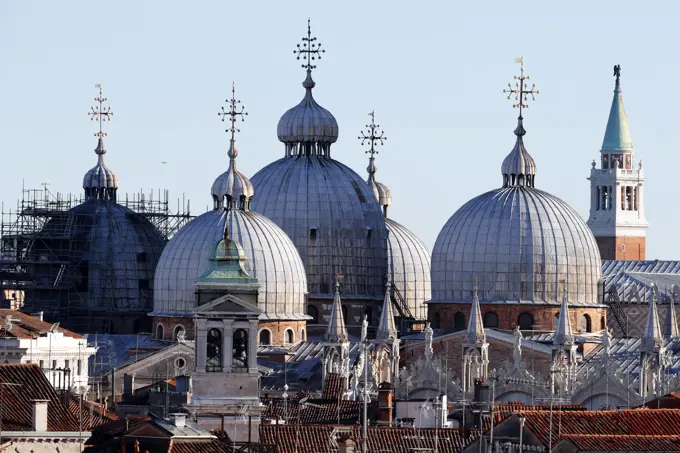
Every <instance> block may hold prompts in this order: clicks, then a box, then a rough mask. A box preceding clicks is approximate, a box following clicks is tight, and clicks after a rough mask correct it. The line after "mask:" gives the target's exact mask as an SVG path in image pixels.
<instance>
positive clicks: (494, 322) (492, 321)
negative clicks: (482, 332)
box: [484, 311, 498, 327]
mask: <svg viewBox="0 0 680 453" xmlns="http://www.w3.org/2000/svg"><path fill="white" fill-rule="evenodd" d="M484 327H498V315H497V314H496V313H494V312H492V311H488V312H486V314H485V315H484Z"/></svg>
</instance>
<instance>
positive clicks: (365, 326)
mask: <svg viewBox="0 0 680 453" xmlns="http://www.w3.org/2000/svg"><path fill="white" fill-rule="evenodd" d="M367 337H368V317H367V315H364V320H363V321H362V322H361V341H362V342H364V341H366V338H367Z"/></svg>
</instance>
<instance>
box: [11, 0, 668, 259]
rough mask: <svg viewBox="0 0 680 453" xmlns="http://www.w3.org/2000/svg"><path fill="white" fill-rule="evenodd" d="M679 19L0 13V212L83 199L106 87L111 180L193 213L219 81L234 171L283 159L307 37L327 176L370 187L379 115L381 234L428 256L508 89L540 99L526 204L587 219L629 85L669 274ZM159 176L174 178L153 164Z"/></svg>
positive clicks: (562, 6)
mask: <svg viewBox="0 0 680 453" xmlns="http://www.w3.org/2000/svg"><path fill="white" fill-rule="evenodd" d="M679 9H680V4H679V3H676V2H669V1H666V2H645V4H644V5H643V2H639V1H637V2H631V1H598V2H593V1H572V2H500V1H499V2H488V1H487V2H465V3H462V2H452V1H441V2H431V1H421V2H412V1H411V2H394V1H390V2H388V1H362V2H358V1H342V2H326V1H317V2H301V1H288V0H287V1H280V0H279V1H267V2H264V1H248V2H246V1H225V0H223V1H192V2H171V1H104V2H93V1H91V0H88V1H67V2H54V1H40V2H37V1H35V2H33V1H9V0H8V1H3V2H2V3H0V61H1V62H2V63H1V64H0V150H1V152H2V161H1V162H0V165H1V166H2V170H3V171H2V175H3V177H2V178H0V199H2V200H3V201H4V202H5V207H6V208H7V207H8V205H11V204H14V203H15V202H16V198H17V197H18V196H19V195H20V189H21V184H22V181H24V182H25V185H26V186H27V187H36V188H38V187H40V184H41V183H42V182H49V183H50V184H51V185H50V186H49V187H50V189H51V190H52V191H61V192H75V193H80V192H81V183H82V176H83V174H84V173H85V172H86V171H87V170H88V169H89V168H91V167H92V166H94V164H95V162H96V157H95V155H94V153H93V149H94V147H95V145H96V142H95V138H94V137H93V135H92V134H93V132H94V131H95V125H94V124H93V123H91V122H90V121H89V120H88V117H87V112H88V110H89V107H90V105H91V104H92V98H93V97H94V96H95V95H96V91H95V89H94V88H93V85H94V84H95V83H99V82H101V83H103V84H104V89H105V95H107V96H108V97H109V100H110V104H111V105H112V107H113V109H114V112H115V116H114V118H113V121H112V123H111V124H110V126H108V127H107V129H108V132H109V137H108V138H107V141H106V144H107V148H108V151H109V152H108V154H107V155H106V162H107V164H108V165H109V166H110V167H111V168H112V169H114V170H115V171H116V173H117V174H118V176H119V178H120V191H121V192H123V193H124V192H129V193H133V192H136V191H139V190H140V189H144V190H145V191H148V190H149V189H158V188H168V189H170V191H171V196H172V197H175V198H176V197H178V196H181V195H182V193H184V194H186V196H187V197H188V198H190V199H191V201H192V211H193V212H194V213H196V214H198V213H201V212H203V211H204V210H205V207H206V206H207V205H208V204H209V203H210V192H209V190H210V186H211V184H212V181H213V179H214V178H215V176H216V175H217V174H219V173H220V172H222V171H223V170H224V169H226V167H227V157H226V150H227V145H228V137H227V135H226V134H225V133H224V132H223V130H224V126H223V124H222V123H220V122H219V120H218V117H217V115H216V112H217V111H218V109H219V107H220V106H221V105H222V104H223V100H224V99H225V98H226V97H228V96H229V91H230V85H231V81H232V80H235V81H236V84H237V95H238V97H239V98H240V99H242V100H243V103H244V105H245V106H246V108H247V111H248V112H249V116H248V117H247V119H246V122H245V123H244V124H242V127H241V131H242V132H241V134H240V135H239V137H238V145H239V150H240V156H239V168H240V169H241V171H243V172H244V173H245V174H247V175H250V176H252V175H253V174H254V173H255V172H256V171H257V170H259V169H260V168H261V167H263V166H264V165H266V164H267V163H269V162H271V161H273V160H275V159H278V158H279V157H281V156H283V152H284V149H283V145H282V144H281V143H279V142H278V140H277V138H276V124H277V121H278V119H279V117H280V116H281V114H283V113H284V112H285V111H286V110H287V109H288V108H290V107H292V106H293V105H295V104H296V103H298V102H299V100H300V99H301V98H302V95H303V89H302V87H301V86H300V83H301V82H302V80H303V79H304V71H303V70H302V69H301V68H300V66H299V62H297V61H296V60H295V58H294V56H293V54H292V50H293V49H294V48H295V45H296V44H297V43H298V42H300V38H301V37H302V36H303V35H304V34H305V32H306V21H307V18H308V17H311V19H312V28H313V32H314V34H315V35H316V36H318V38H319V40H320V41H321V42H322V43H323V46H324V47H325V48H326V49H327V52H326V54H325V55H324V57H323V60H321V62H319V64H318V66H319V68H318V69H317V70H316V72H315V76H314V77H315V80H316V82H317V87H316V89H315V97H316V99H317V101H319V103H321V104H322V105H323V106H324V107H326V108H328V109H329V110H331V111H332V112H333V114H334V115H335V116H336V118H337V119H338V122H339V124H340V138H339V140H338V142H337V143H336V145H335V146H334V148H333V157H334V158H336V159H338V160H340V161H342V162H344V163H345V164H347V165H349V166H350V167H352V168H353V169H354V170H356V171H357V172H358V173H359V174H361V175H362V176H363V175H365V168H366V164H367V156H366V155H365V154H364V153H363V150H362V148H361V146H360V144H359V142H358V141H357V140H356V137H357V135H358V133H359V131H360V130H361V128H362V127H363V126H364V125H365V124H366V122H367V120H368V116H367V113H368V112H369V111H371V110H372V109H375V111H376V116H377V121H378V122H379V123H380V125H381V126H382V128H383V129H384V130H385V133H386V135H387V136H388V137H389V140H388V141H387V143H386V146H385V147H384V148H383V150H382V151H381V153H380V155H379V156H378V160H377V166H378V174H377V176H378V179H379V180H380V181H381V182H383V183H385V184H387V185H388V186H389V187H390V188H391V190H392V194H393V203H394V204H393V207H392V209H391V217H393V218H394V219H395V220H398V221H400V222H401V223H403V224H405V225H407V226H408V227H409V228H410V229H412V230H413V231H414V232H415V233H416V234H417V235H418V236H420V237H421V238H422V239H423V240H424V241H425V243H426V244H427V245H428V246H430V247H431V246H432V245H433V244H434V241H435V239H436V236H437V234H438V232H439V230H440V229H441V227H442V226H443V225H444V223H445V222H446V220H447V219H448V218H449V217H450V216H451V215H452V214H453V213H454V212H455V211H456V209H458V208H459V207H460V206H461V205H462V204H463V203H464V202H465V201H467V200H468V199H470V198H472V197H473V196H475V195H477V194H479V193H482V192H485V191H487V190H490V189H493V188H497V187H498V186H499V185H500V183H501V176H500V164H501V161H502V159H503V158H504V156H505V155H506V154H507V153H508V152H509V151H510V149H511V148H512V146H513V139H514V136H513V134H512V130H513V128H514V127H515V117H516V113H517V112H516V111H513V109H512V108H511V105H510V104H511V103H510V101H507V100H506V99H505V98H504V96H503V94H502V93H501V91H502V89H503V88H504V87H505V86H506V84H507V82H509V81H510V80H511V79H512V76H513V75H514V74H516V73H517V72H518V68H517V65H516V64H514V63H513V59H514V58H515V57H517V56H520V55H523V56H524V58H525V62H526V65H525V67H526V71H527V73H528V74H530V75H531V76H532V79H533V81H534V82H535V83H536V84H537V86H538V88H539V89H540V90H541V95H540V96H539V99H538V101H537V102H536V103H535V104H534V105H532V106H531V108H530V109H529V111H527V113H526V115H525V118H526V122H525V126H526V128H527V131H528V135H527V137H526V139H525V143H526V145H527V148H528V149H529V151H530V152H531V153H532V155H533V157H534V158H535V159H536V162H537V166H538V170H537V179H536V186H537V187H539V188H541V189H543V190H547V191H549V192H551V193H554V194H555V195H557V196H559V197H561V198H563V199H564V200H566V201H567V202H569V203H570V204H571V205H572V206H574V207H575V208H576V210H577V211H578V212H579V213H581V215H582V216H584V217H586V218H587V216H588V209H589V183H588V181H587V180H586V177H587V176H588V174H589V170H590V162H591V161H592V160H593V159H594V158H597V157H598V152H599V149H600V146H601V143H602V137H603V134H604V129H605V124H606V120H607V114H608V112H609V107H610V103H611V98H612V90H613V78H612V66H613V65H614V64H616V63H618V64H621V66H622V87H623V90H624V100H625V105H626V110H627V114H628V120H629V124H630V128H631V134H632V138H633V142H634V144H635V147H636V150H637V154H636V157H637V158H638V159H643V160H644V163H645V168H646V176H647V185H646V206H647V218H648V220H649V221H650V224H651V226H650V230H649V239H648V257H650V258H665V259H673V258H675V259H680V242H679V241H678V240H677V234H676V231H677V225H678V224H679V223H680V213H679V210H678V209H677V205H678V202H677V198H676V196H677V194H678V183H677V179H678V178H677V175H678V168H680V156H679V154H680V153H678V150H679V149H680V143H679V141H680V138H679V135H678V122H679V121H680V120H679V114H678V112H677V105H678V104H679V103H680V92H679V91H678V90H676V89H675V85H676V84H677V82H676V79H677V77H678V72H679V71H678V70H679V69H680V68H679V63H680V54H678V52H677V44H678V42H680V28H679V27H678V26H677V23H678V21H677V14H678V10H679ZM161 161H167V162H168V164H167V165H161Z"/></svg>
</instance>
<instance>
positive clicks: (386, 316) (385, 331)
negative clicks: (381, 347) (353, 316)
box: [376, 278, 398, 340]
mask: <svg viewBox="0 0 680 453" xmlns="http://www.w3.org/2000/svg"><path fill="white" fill-rule="evenodd" d="M387 280H388V281H387V288H386V289H385V299H384V300H383V306H382V313H381V315H380V324H378V335H377V337H376V338H377V339H378V340H395V339H396V338H397V335H398V333H397V326H396V324H395V323H394V309H393V307H392V298H391V297H390V285H391V283H390V281H389V278H388V279H387Z"/></svg>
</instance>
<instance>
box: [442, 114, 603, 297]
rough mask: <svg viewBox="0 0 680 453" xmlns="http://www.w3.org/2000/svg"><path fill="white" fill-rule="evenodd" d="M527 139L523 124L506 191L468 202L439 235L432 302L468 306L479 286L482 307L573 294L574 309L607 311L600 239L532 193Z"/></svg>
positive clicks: (551, 199)
mask: <svg viewBox="0 0 680 453" xmlns="http://www.w3.org/2000/svg"><path fill="white" fill-rule="evenodd" d="M524 134H525V131H524V128H523V126H522V117H521V116H520V118H519V124H518V126H517V129H515V135H516V136H517V142H516V144H515V147H514V148H513V150H512V151H511V152H510V155H509V156H508V158H506V160H505V161H504V162H503V166H502V173H503V188H501V189H497V190H492V191H490V192H487V193H484V194H482V195H480V196H478V197H476V198H473V199H472V200H470V201H468V202H467V203H466V204H465V205H463V206H462V207H461V208H460V209H458V211H456V213H455V214H453V216H451V218H450V219H449V221H448V222H447V223H446V225H444V228H442V230H441V232H440V233H439V236H438V237H437V241H436V243H435V246H434V250H433V252H432V301H431V302H434V303H437V302H454V303H455V302H462V303H467V304H469V302H470V294H471V293H472V289H473V284H474V281H475V279H479V300H480V302H482V303H521V304H551V305H559V304H560V301H561V299H562V297H563V296H564V294H565V291H566V294H567V297H568V300H569V305H572V306H587V305H599V304H600V300H599V299H598V284H599V281H600V278H601V275H602V263H601V261H600V253H599V251H598V247H597V243H596V242H595V238H594V236H593V234H592V233H591V231H590V228H589V227H588V225H587V224H586V222H585V221H584V220H583V219H582V218H581V217H580V216H579V215H578V213H577V212H576V211H574V209H572V208H571V207H570V206H569V205H568V204H567V203H565V202H564V201H562V200H560V199H559V198H557V197H556V196H554V195H551V194H549V193H547V192H543V191H541V190H538V189H535V188H534V187H533V185H534V175H535V164H534V163H533V159H532V158H531V156H530V155H529V153H528V152H527V151H526V149H525V148H524V144H523V139H522V137H523V136H524ZM509 158H510V161H512V162H513V163H512V164H509ZM522 162H523V163H522ZM508 172H511V173H508Z"/></svg>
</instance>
